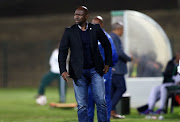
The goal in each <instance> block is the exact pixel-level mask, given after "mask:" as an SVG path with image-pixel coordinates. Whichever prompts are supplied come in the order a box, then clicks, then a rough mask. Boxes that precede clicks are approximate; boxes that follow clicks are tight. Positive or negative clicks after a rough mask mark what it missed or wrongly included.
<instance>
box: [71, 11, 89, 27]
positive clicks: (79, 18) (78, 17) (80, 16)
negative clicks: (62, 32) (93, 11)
mask: <svg viewBox="0 0 180 122" xmlns="http://www.w3.org/2000/svg"><path fill="white" fill-rule="evenodd" d="M87 18H88V16H87V15H86V14H85V12H84V11H83V10H81V9H76V11H75V13H74V21H75V23H76V24H79V25H81V24H82V23H85V22H86V20H87Z"/></svg>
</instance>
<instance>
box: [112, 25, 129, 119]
mask: <svg viewBox="0 0 180 122" xmlns="http://www.w3.org/2000/svg"><path fill="white" fill-rule="evenodd" d="M122 34H123V24H122V23H120V22H119V23H114V24H113V25H112V33H110V34H109V35H110V36H111V38H112V39H113V42H114V45H115V47H116V51H117V54H118V62H117V64H116V65H115V66H114V67H113V69H112V91H111V100H112V110H111V116H112V117H113V118H120V117H119V115H118V114H117V113H116V111H115V107H116V105H117V103H118V101H119V100H120V99H121V97H122V95H123V94H124V93H125V91H126V82H125V78H124V75H125V74H127V65H126V63H127V62H129V61H131V60H132V58H131V57H129V56H128V55H126V54H125V52H124V51H123V45H122V42H121V40H120V38H119V36H122Z"/></svg>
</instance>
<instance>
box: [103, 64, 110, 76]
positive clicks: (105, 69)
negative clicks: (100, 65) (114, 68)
mask: <svg viewBox="0 0 180 122" xmlns="http://www.w3.org/2000/svg"><path fill="white" fill-rule="evenodd" d="M108 70H109V66H108V65H105V66H104V69H103V72H104V74H106V73H107V72H108Z"/></svg>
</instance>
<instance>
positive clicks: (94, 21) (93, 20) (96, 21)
mask: <svg viewBox="0 0 180 122" xmlns="http://www.w3.org/2000/svg"><path fill="white" fill-rule="evenodd" d="M92 24H99V25H100V26H101V27H102V26H103V24H102V22H100V20H98V19H92Z"/></svg>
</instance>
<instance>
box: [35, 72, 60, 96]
mask: <svg viewBox="0 0 180 122" xmlns="http://www.w3.org/2000/svg"><path fill="white" fill-rule="evenodd" d="M55 80H57V81H58V86H60V85H59V83H60V74H55V73H53V72H51V71H49V72H48V73H47V74H45V75H44V76H43V78H42V80H41V83H40V86H39V89H38V94H40V95H44V94H45V88H46V87H47V86H48V85H49V84H50V83H51V82H52V81H55ZM59 89H60V88H59Z"/></svg>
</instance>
